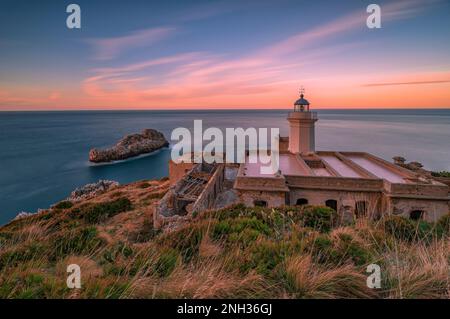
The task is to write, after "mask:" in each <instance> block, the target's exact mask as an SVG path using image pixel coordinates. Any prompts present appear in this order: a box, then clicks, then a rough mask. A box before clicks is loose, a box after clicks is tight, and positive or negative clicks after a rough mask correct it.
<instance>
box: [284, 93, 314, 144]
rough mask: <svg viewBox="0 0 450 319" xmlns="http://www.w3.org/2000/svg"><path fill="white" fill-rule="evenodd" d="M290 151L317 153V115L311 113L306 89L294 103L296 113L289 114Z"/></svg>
mask: <svg viewBox="0 0 450 319" xmlns="http://www.w3.org/2000/svg"><path fill="white" fill-rule="evenodd" d="M287 119H288V121H289V151H290V152H291V153H310V152H315V128H314V126H315V123H316V122H317V113H316V112H311V111H310V109H309V102H308V100H306V99H305V94H304V89H303V88H302V89H301V90H300V98H299V99H298V100H297V101H296V102H295V103H294V111H293V112H289V115H288V118H287Z"/></svg>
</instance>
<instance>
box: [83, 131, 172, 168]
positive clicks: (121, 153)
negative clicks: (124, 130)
mask: <svg viewBox="0 0 450 319" xmlns="http://www.w3.org/2000/svg"><path fill="white" fill-rule="evenodd" d="M167 146H169V142H168V141H167V140H166V138H165V137H164V135H163V134H162V133H161V132H158V131H157V130H154V129H145V130H144V131H143V132H142V133H141V134H131V135H127V136H125V137H124V138H122V139H121V140H120V141H119V142H118V143H117V144H116V145H114V146H113V147H111V148H108V149H103V150H100V149H96V148H94V149H92V150H90V152H89V161H91V162H94V163H106V162H111V161H118V160H124V159H127V158H130V157H134V156H138V155H141V154H147V153H151V152H154V151H157V150H159V149H160V148H163V147H167Z"/></svg>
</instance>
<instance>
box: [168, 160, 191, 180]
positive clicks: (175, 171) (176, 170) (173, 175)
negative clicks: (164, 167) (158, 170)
mask: <svg viewBox="0 0 450 319" xmlns="http://www.w3.org/2000/svg"><path fill="white" fill-rule="evenodd" d="M194 165H196V164H194V163H175V162H173V161H169V180H170V184H171V185H174V184H175V183H176V182H178V181H179V180H180V179H182V178H183V177H184V176H185V175H186V173H187V172H189V171H190V170H191V169H192V168H193V167H194Z"/></svg>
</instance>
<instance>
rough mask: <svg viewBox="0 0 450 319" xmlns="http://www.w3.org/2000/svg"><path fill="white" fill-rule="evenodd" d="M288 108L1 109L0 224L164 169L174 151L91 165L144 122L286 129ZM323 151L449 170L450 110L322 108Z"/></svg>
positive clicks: (165, 126) (319, 134)
mask: <svg viewBox="0 0 450 319" xmlns="http://www.w3.org/2000/svg"><path fill="white" fill-rule="evenodd" d="M287 112H288V111H287V110H276V111H272V110H271V111H256V110H252V111H249V110H240V111H116V112H112V111H101V112H100V111H99V112H97V111H95V112H94V111H89V112H0V224H4V223H6V222H8V221H9V220H10V219H12V218H13V217H14V216H15V215H16V214H17V213H19V212H21V211H27V212H35V211H36V210H37V209H38V208H47V207H49V206H50V205H51V204H53V203H55V202H58V201H60V200H62V199H64V198H65V197H67V196H68V195H69V193H70V192H71V191H72V190H73V189H74V188H76V187H78V186H81V185H84V184H87V183H91V182H95V181H98V180H99V179H111V180H117V181H119V182H120V183H127V182H131V181H135V180H141V179H152V178H160V177H163V176H166V175H167V173H168V168H167V161H168V160H169V157H170V150H163V151H161V152H159V153H157V154H154V155H151V156H147V157H141V158H137V159H134V160H129V161H124V162H119V163H116V164H111V165H92V164H90V163H89V162H88V160H87V159H88V152H89V149H90V148H92V147H106V146H110V145H112V144H115V143H116V141H117V140H118V139H120V138H121V137H122V136H124V135H126V134H130V133H135V132H139V131H141V130H142V129H144V128H155V129H157V130H160V131H162V132H163V133H164V134H165V135H166V137H167V139H170V134H171V131H172V129H173V128H176V127H187V128H192V127H193V121H194V120H195V119H202V120H203V124H204V127H209V126H214V127H219V128H226V127H243V128H246V127H268V128H270V127H278V128H279V129H280V132H281V135H284V136H286V135H287V134H288V127H287V121H286V116H287ZM318 113H319V121H318V122H317V129H316V144H317V148H318V149H319V150H346V151H368V152H371V153H374V154H376V155H378V156H380V157H383V158H385V159H387V160H390V159H391V158H392V157H393V156H395V155H402V156H404V157H406V158H407V159H408V160H411V161H412V160H415V161H420V162H422V163H423V164H424V165H425V166H426V167H427V168H429V169H433V170H450V110H319V111H318Z"/></svg>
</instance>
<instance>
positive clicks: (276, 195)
mask: <svg viewBox="0 0 450 319" xmlns="http://www.w3.org/2000/svg"><path fill="white" fill-rule="evenodd" d="M238 196H239V200H240V202H241V203H243V204H244V205H245V206H249V207H253V206H255V201H264V202H265V203H267V207H279V206H283V205H285V204H286V193H285V192H266V191H247V190H246V191H238Z"/></svg>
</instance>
